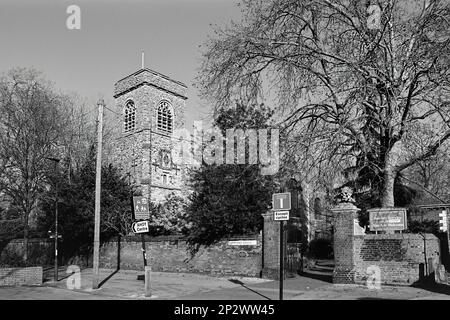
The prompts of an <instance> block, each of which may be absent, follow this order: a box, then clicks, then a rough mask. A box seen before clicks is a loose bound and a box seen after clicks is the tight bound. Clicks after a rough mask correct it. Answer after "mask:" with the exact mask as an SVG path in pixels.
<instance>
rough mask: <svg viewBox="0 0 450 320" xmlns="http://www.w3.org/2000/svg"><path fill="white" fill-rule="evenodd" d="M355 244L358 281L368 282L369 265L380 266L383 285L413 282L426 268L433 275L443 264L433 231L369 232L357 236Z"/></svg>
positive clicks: (355, 276)
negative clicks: (435, 268)
mask: <svg viewBox="0 0 450 320" xmlns="http://www.w3.org/2000/svg"><path fill="white" fill-rule="evenodd" d="M424 237H425V239H424ZM424 241H425V243H424ZM354 243H355V246H354V249H355V251H354V262H355V266H354V279H355V283H358V284H366V281H367V278H368V276H369V275H370V272H368V270H367V269H368V268H369V267H370V266H376V267H379V268H380V271H381V284H388V285H412V284H414V283H415V282H417V281H419V280H421V277H422V276H425V275H426V274H425V270H428V274H431V273H432V272H433V271H434V266H436V264H439V263H440V246H439V239H438V238H437V237H436V236H434V235H433V234H424V235H423V236H422V235H420V234H412V233H403V234H367V235H365V236H354ZM424 247H426V250H424ZM425 251H426V252H425ZM421 268H423V269H422V270H421ZM421 273H423V274H422V275H421Z"/></svg>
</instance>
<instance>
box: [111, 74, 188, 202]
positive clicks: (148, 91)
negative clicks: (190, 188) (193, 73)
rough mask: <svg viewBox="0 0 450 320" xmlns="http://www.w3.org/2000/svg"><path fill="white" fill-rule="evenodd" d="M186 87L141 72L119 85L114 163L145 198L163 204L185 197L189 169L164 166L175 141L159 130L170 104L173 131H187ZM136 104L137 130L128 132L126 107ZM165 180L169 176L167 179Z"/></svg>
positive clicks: (159, 75)
mask: <svg viewBox="0 0 450 320" xmlns="http://www.w3.org/2000/svg"><path fill="white" fill-rule="evenodd" d="M185 92H186V87H185V86H184V85H183V84H181V83H179V82H177V81H174V80H171V79H169V78H168V77H166V76H164V75H161V74H159V73H157V72H154V71H152V70H148V69H145V70H140V71H138V72H136V73H134V74H132V75H130V76H128V77H126V78H124V79H122V80H120V81H119V82H117V83H116V85H115V98H116V105H115V111H116V113H118V114H121V115H122V117H119V116H118V117H116V118H117V120H116V122H115V125H114V126H113V127H114V128H113V129H114V137H113V147H112V149H113V157H112V158H113V162H114V163H115V164H117V165H118V166H120V167H121V168H122V170H123V172H124V174H127V173H130V174H131V176H132V181H133V182H134V183H136V184H137V185H138V186H140V189H141V190H142V192H143V195H145V196H150V198H151V199H150V200H151V201H153V202H161V201H163V200H164V199H165V197H166V195H167V194H169V193H176V194H177V193H178V194H180V193H181V189H182V188H184V186H185V184H184V181H183V179H182V177H183V170H185V167H182V166H176V165H170V166H164V165H162V162H161V160H162V158H161V155H162V152H166V153H168V154H170V152H171V150H172V137H171V135H170V134H166V133H165V132H162V131H159V130H158V128H157V112H158V107H159V103H160V102H161V101H163V100H166V101H168V102H169V103H170V105H171V107H172V114H173V129H174V130H175V129H177V128H183V127H184V108H185V100H186V97H185ZM128 100H133V102H134V105H135V107H136V129H135V131H133V132H129V133H125V132H124V124H123V121H124V106H125V105H126V102H127V101H128ZM163 176H165V177H164V178H163Z"/></svg>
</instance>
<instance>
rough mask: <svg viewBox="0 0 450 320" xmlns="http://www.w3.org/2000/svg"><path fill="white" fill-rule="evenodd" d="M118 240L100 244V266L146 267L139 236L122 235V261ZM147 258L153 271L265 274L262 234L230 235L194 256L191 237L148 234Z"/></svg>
mask: <svg viewBox="0 0 450 320" xmlns="http://www.w3.org/2000/svg"><path fill="white" fill-rule="evenodd" d="M239 240H256V242H257V244H256V245H230V244H229V243H228V241H239ZM118 251H119V247H118V242H117V241H110V242H108V243H105V244H104V245H103V246H102V247H101V248H100V267H101V268H107V269H115V268H117V266H118V265H119V263H120V269H124V270H142V269H143V268H144V267H143V258H142V244H141V242H140V241H138V240H137V239H131V240H130V239H122V241H121V242H120V261H119V257H118ZM146 251H147V262H148V265H149V266H151V268H152V270H153V271H165V272H195V273H203V274H209V275H239V276H249V277H260V276H261V264H262V260H261V258H262V239H261V236H260V235H258V236H254V237H241V238H230V239H226V240H222V241H219V242H218V243H216V244H213V245H211V246H209V247H201V248H200V250H199V251H198V252H197V253H196V254H195V255H194V256H191V254H190V251H189V246H188V244H187V241H186V240H185V239H183V238H177V237H165V238H164V237H163V238H160V239H158V238H147V239H146Z"/></svg>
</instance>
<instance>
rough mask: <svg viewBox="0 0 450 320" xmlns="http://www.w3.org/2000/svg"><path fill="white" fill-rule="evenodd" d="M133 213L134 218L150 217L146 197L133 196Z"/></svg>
mask: <svg viewBox="0 0 450 320" xmlns="http://www.w3.org/2000/svg"><path fill="white" fill-rule="evenodd" d="M133 215H134V219H135V220H146V219H150V210H149V208H148V200H147V198H146V197H133Z"/></svg>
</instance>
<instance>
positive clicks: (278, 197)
mask: <svg viewBox="0 0 450 320" xmlns="http://www.w3.org/2000/svg"><path fill="white" fill-rule="evenodd" d="M272 209H273V211H274V213H273V214H274V216H273V219H274V220H275V221H280V292H279V293H280V300H283V281H284V221H288V220H289V210H291V194H290V193H289V192H286V193H274V194H273V196H272Z"/></svg>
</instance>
